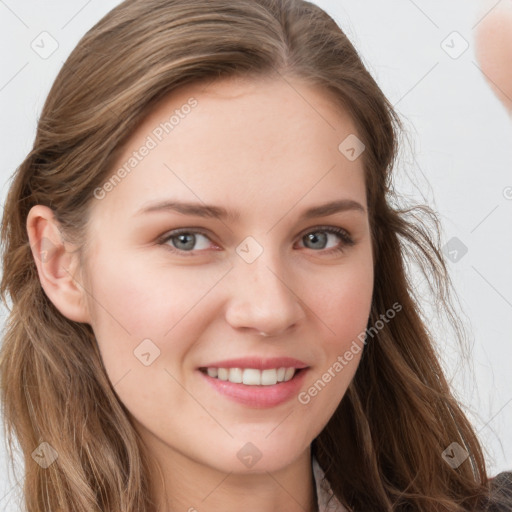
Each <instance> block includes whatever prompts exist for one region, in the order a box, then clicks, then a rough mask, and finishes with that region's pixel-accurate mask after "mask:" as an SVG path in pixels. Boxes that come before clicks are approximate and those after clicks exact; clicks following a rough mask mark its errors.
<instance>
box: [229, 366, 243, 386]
mask: <svg viewBox="0 0 512 512" xmlns="http://www.w3.org/2000/svg"><path fill="white" fill-rule="evenodd" d="M228 380H229V382H235V383H237V384H240V383H241V382H242V381H243V373H242V369H241V368H230V369H229V378H228Z"/></svg>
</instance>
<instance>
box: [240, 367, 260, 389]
mask: <svg viewBox="0 0 512 512" xmlns="http://www.w3.org/2000/svg"><path fill="white" fill-rule="evenodd" d="M242 382H243V383H244V384H247V385H248V386H259V385H260V384H261V372H260V371H259V370H255V369H253V368H246V369H245V370H244V376H243V379H242Z"/></svg>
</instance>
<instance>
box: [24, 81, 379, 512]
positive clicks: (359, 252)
mask: <svg viewBox="0 0 512 512" xmlns="http://www.w3.org/2000/svg"><path fill="white" fill-rule="evenodd" d="M191 97H193V98H195V99H196V100H197V105H196V106H195V107H194V108H193V109H192V110H191V112H190V113H189V114H188V115H187V116H185V117H183V119H180V122H179V124H177V125H176V126H175V127H174V129H173V130H172V132H170V133H169V134H168V135H166V137H164V138H163V139H162V141H161V142H160V143H159V144H158V145H157V147H155V148H153V149H152V150H151V151H150V152H149V154H148V155H147V156H146V157H145V158H143V159H142V160H141V161H140V162H139V163H138V164H137V166H136V167H135V168H134V169H133V170H132V171H131V172H130V174H128V175H127V176H126V177H125V178H124V179H123V180H122V181H121V183H119V184H117V185H116V186H115V187H114V188H113V189H112V190H111V191H110V192H108V193H107V194H105V197H104V198H103V199H93V202H92V210H91V216H90V222H89V225H88V236H87V238H88V243H89V247H88V251H87V253H86V254H85V262H86V263H85V266H84V267H80V266H79V262H78V253H76V252H73V250H74V247H73V246H71V245H69V244H64V243H63V242H62V241H61V238H60V236H59V230H58V224H57V223H56V221H55V219H54V217H53V215H52V212H51V210H49V209H48V208H46V207H44V206H41V205H38V206H35V207H34V208H32V210H31V212H30V215H29V217H28V219H27V230H28V233H29V237H30V241H31V246H32V247H33V248H34V251H37V250H38V248H40V242H41V239H42V238H44V237H45V238H48V239H50V240H51V243H52V244H53V247H54V249H53V254H52V257H51V258H46V259H45V261H41V259H40V258H35V260H36V262H37V266H38V272H39V276H40V279H41V283H42V286H43V288H44V290H45V292H46V294H47V295H48V296H49V298H50V299H51V300H52V302H53V303H54V304H55V305H56V307H57V308H58V309H59V310H60V311H61V312H62V313H63V314H64V315H66V316H67V317H68V318H70V319H72V320H75V321H79V322H87V323H89V324H90V325H91V326H92V327H93V329H94V333H95V335H96V338H97V342H98V345H99V348H100V351H101V355H102V358H103V361H104V364H105V367H106V370H107V373H108V377H109V379H110V380H111V382H112V383H113V384H114V385H115V388H114V389H115V391H116V393H117V394H118V396H119V399H120V400H121V401H122V402H123V403H124V405H125V406H126V408H127V409H128V411H129V413H130V415H131V416H132V419H133V422H134V425H135V427H136V429H137V431H138V432H139V433H140V435H141V436H142V438H143V440H144V442H145V443H146V444H147V446H148V449H149V450H150V452H151V456H152V460H154V461H155V462H157V463H158V464H159V466H160V467H161V470H162V474H161V475H160V474H159V473H158V472H157V471H156V469H155V474H154V482H155V483H154V485H155V495H156V497H157V500H158V502H159V503H160V505H161V508H160V510H164V511H171V510H173V511H174V510H184V511H186V510H189V511H191V510H198V511H201V510H208V511H221V510H222V511H223V512H229V511H234V510H265V511H278V510H287V511H290V512H293V511H304V510H315V509H316V505H315V495H314V486H313V479H312V472H311V454H310V443H311V442H312V440H313V439H314V438H315V437H316V436H317V435H318V434H319V433H320V431H321V430H322V429H323V427H324V426H325V424H326V423H327V421H328V420H329V418H330V417H331V415H332V413H333V412H334V410H335V408H336V407H337V405H338V404H339V402H340V400H341V398H342V397H343V395H344V394H345V392H346V390H347V387H348V385H349V383H350V381H351V380H352V378H353V376H354V374H355V371H356V369H357V365H358V363H359V360H360V357H361V354H362V351H359V352H358V353H357V354H355V355H354V356H353V359H352V360H351V361H349V362H347V363H348V364H346V365H345V366H344V367H343V370H342V371H339V372H338V373H336V376H335V377H334V378H332V379H331V381H330V382H329V383H328V384H327V385H326V387H325V389H323V390H322V391H320V392H319V393H318V394H317V395H316V396H314V397H313V398H312V399H311V401H310V402H309V403H307V404H303V403H300V402H299V400H298V399H297V396H294V397H293V398H292V399H290V400H289V401H287V402H285V403H283V404H280V405H277V406H275V407H270V408H254V407H250V406H246V405H241V404H239V403H236V402H233V401H232V400H230V399H228V398H226V397H225V396H223V395H221V394H219V393H218V392H217V391H215V390H213V389H212V388H211V387H210V386H209V385H208V384H207V383H206V382H205V379H204V377H203V376H202V375H201V374H200V373H199V371H198V367H200V366H208V363H210V362H213V361H218V360H222V359H227V358H233V357H248V356H258V357H264V358H267V357H280V356H290V357H295V358H298V359H300V360H302V361H304V362H305V363H306V364H307V365H308V366H309V369H308V373H307V375H306V380H305V382H304V384H303V386H302V387H301V391H304V390H307V389H308V388H309V387H310V386H311V385H312V384H313V383H314V382H315V381H317V380H318V379H319V378H320V377H321V376H322V374H324V372H326V371H328V369H329V368H332V366H333V364H334V363H335V361H336V360H337V357H338V356H339V355H343V354H344V353H345V352H346V351H347V350H348V349H349V348H350V346H351V345H352V344H353V342H354V340H357V336H358V335H359V334H360V333H361V332H364V331H365V329H366V325H367V321H368V316H369V312H370V306H371V297H372V290H373V258H372V249H371V237H370V227H369V219H368V214H367V203H366V192H365V184H364V173H363V162H362V158H357V159H356V160H354V161H350V160H349V159H347V158H346V157H345V156H344V155H343V154H342V153H341V152H340V151H339V150H338V145H339V144H340V143H341V142H342V141H343V140H344V139H345V138H346V137H347V136H348V135H350V134H357V132H356V130H355V128H354V125H353V122H352V120H351V119H350V117H349V116H348V115H347V114H345V113H344V112H343V111H341V110H340V109H339V108H336V107H335V106H334V104H333V102H332V101H331V99H330V97H329V96H328V95H327V93H326V92H324V91H323V90H321V89H318V88H315V87H312V86H309V85H306V84H304V83H302V82H300V81H298V80H297V79H292V78H287V79H286V80H283V79H282V78H278V79H275V78H267V79H251V80H241V79H230V80H223V81H218V82H214V83H212V84H209V85H207V86H206V85H204V84H202V85H200V84H195V85H193V86H190V85H189V86H186V87H183V88H181V89H179V90H176V91H174V92H173V93H172V94H171V95H170V96H169V97H167V98H164V100H163V101H161V102H160V103H159V104H158V105H157V106H156V108H155V109H154V110H153V112H152V113H151V114H150V115H149V116H148V117H147V118H146V119H145V120H144V122H143V123H141V125H139V126H138V128H137V130H136V131H135V132H134V133H133V134H132V136H131V138H130V139H129V141H128V143H127V144H126V145H125V147H124V148H123V151H122V152H121V153H120V154H119V158H118V161H117V164H116V166H115V167H114V169H113V170H112V171H113V172H115V170H116V169H117V168H118V167H120V166H122V165H123V164H124V163H125V162H126V161H127V160H128V159H129V158H130V156H132V154H133V152H134V151H136V150H138V149H139V148H140V147H141V146H142V145H143V144H144V142H145V141H146V140H147V137H148V135H151V134H152V132H153V130H154V129H155V128H156V127H158V126H159V124H160V123H161V122H163V121H165V120H168V119H169V117H170V115H172V113H173V111H175V110H176V109H179V108H180V107H181V106H182V105H184V104H185V103H187V101H188V100H189V99H190V98H191ZM167 199H179V200H182V201H193V202H204V203H207V204H214V205H222V206H224V207H226V208H229V209H233V210H236V211H238V212H239V214H240V216H239V219H238V220H236V221H235V220H232V219H225V220H223V221H220V220H218V219H214V218H200V217H196V216H191V215H183V214H179V213H174V212H170V211H167V212H153V213H148V214H142V215H137V211H138V210H139V209H140V208H141V207H143V206H145V205H147V204H148V203H150V202H153V201H157V200H167ZM338 199H352V200H354V201H357V202H358V203H360V204H361V205H362V206H363V208H364V211H357V210H348V211H345V212H341V213H336V214H333V215H330V216H324V217H317V218H313V219H308V220H299V216H300V214H301V213H302V212H303V211H304V210H306V209H307V208H309V207H311V206H317V205H320V204H324V203H326V202H329V201H331V200H338ZM318 226H333V227H340V228H343V229H345V230H346V231H347V232H348V233H349V234H350V236H351V237H352V239H353V241H354V244H353V245H347V244H346V243H345V242H344V241H343V240H342V239H341V238H339V236H338V235H336V234H329V233H326V232H325V231H322V230H320V229H315V228H318ZM178 228H190V230H189V231H193V232H194V233H196V245H195V246H194V250H193V255H192V256H190V254H188V253H186V252H185V251H183V250H182V251H183V252H182V253H181V254H177V253H173V252H171V251H170V250H169V248H170V247H172V248H174V249H175V250H176V251H178V250H179V248H182V247H183V244H181V245H180V244H179V240H177V239H176V237H175V238H174V239H173V240H174V243H177V244H178V245H177V248H176V246H174V245H173V244H172V241H171V240H168V241H167V242H166V243H159V237H162V236H163V235H168V234H169V232H170V231H171V230H176V229H178ZM192 228H195V230H197V229H201V231H203V232H204V234H205V235H206V236H204V235H202V234H197V231H195V230H194V229H192ZM319 232H320V235H321V236H322V234H325V236H326V237H327V239H326V240H325V241H323V240H320V241H317V242H316V243H312V242H311V241H309V242H308V239H307V238H306V237H305V235H306V234H308V233H317V234H318V233H319ZM248 236H251V237H253V238H254V239H255V240H256V241H257V243H258V244H259V245H260V246H261V248H262V249H263V252H262V253H261V254H260V255H259V257H257V258H256V259H255V260H254V261H253V262H252V263H250V264H249V263H248V262H247V261H245V260H244V259H243V258H242V257H241V256H240V255H239V254H238V253H237V252H236V249H237V247H238V246H239V245H240V244H241V242H242V241H243V240H244V239H245V238H246V237H248ZM305 238H306V239H305ZM322 243H323V245H322ZM185 246H186V244H185ZM337 247H341V248H342V251H340V252H334V250H335V248H337ZM251 250H252V249H251ZM184 252H185V253H184ZM189 252H190V251H189ZM260 331H264V332H266V333H268V334H270V335H271V336H269V337H262V336H261V335H259V334H258V333H259V332H260ZM148 338H149V339H151V340H152V342H153V343H154V344H155V345H156V346H157V347H158V348H159V350H160V355H159V357H157V358H156V359H155V360H154V361H153V362H152V363H151V364H150V365H149V366H145V365H144V364H142V363H141V362H140V360H139V359H137V358H136V357H134V350H135V349H136V348H137V347H138V346H139V345H140V343H141V341H142V340H144V339H148ZM357 344H358V345H359V346H362V344H361V342H360V341H357ZM331 371H332V370H331ZM247 442H251V443H252V444H253V445H255V446H256V447H257V449H258V450H259V452H261V459H260V460H259V461H258V462H257V463H256V464H255V465H254V466H253V467H251V468H248V467H246V466H245V465H244V464H242V463H241V461H240V460H239V458H238V457H237V453H238V452H239V450H240V449H241V448H242V447H243V446H244V445H245V444H246V443H247ZM164 485H165V489H166V491H164V487H163V486H164Z"/></svg>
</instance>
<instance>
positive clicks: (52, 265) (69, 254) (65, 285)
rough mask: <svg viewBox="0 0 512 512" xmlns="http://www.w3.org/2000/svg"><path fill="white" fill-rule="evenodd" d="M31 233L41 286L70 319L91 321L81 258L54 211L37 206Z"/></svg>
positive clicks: (30, 219)
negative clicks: (64, 234)
mask: <svg viewBox="0 0 512 512" xmlns="http://www.w3.org/2000/svg"><path fill="white" fill-rule="evenodd" d="M26 227H27V234H28V238H29V243H30V247H31V249H32V255H33V257H34V261H35V264H36V267H37V272H38V275H39V280H40V282H41V286H42V287H43V290H44V291H45V293H46V295H47V296H48V298H49V299H50V300H51V301H52V303H53V304H54V305H55V307H56V308H57V309H58V310H59V311H60V312H61V313H62V314H63V315H64V316H65V317H66V318H69V319H70V320H73V321H75V322H87V323H89V322H90V318H89V312H88V309H87V301H86V300H85V299H86V296H85V294H86V291H85V289H84V287H83V285H82V283H81V281H80V268H79V255H78V252H76V251H75V250H74V246H71V245H70V244H69V243H67V242H65V241H64V239H63V237H62V234H61V230H60V228H59V224H58V222H57V220H56V219H55V216H54V213H53V210H52V209H51V208H49V207H47V206H43V205H36V206H33V207H32V208H31V210H30V212H29V214H28V216H27V225H26Z"/></svg>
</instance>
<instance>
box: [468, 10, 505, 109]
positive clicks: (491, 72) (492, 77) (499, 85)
mask: <svg viewBox="0 0 512 512" xmlns="http://www.w3.org/2000/svg"><path fill="white" fill-rule="evenodd" d="M481 11H482V13H481V16H482V17H483V16H484V15H485V17H483V19H482V20H481V21H480V23H479V24H478V25H477V27H476V33H475V43H476V56H477V59H478V62H479V64H480V67H481V69H482V71H483V73H484V75H485V77H486V80H487V82H488V83H489V85H490V87H491V88H492V90H493V92H494V93H495V94H496V96H497V97H498V98H499V100H500V101H501V102H502V103H503V105H504V106H505V108H506V109H507V111H508V113H509V114H510V115H511V116H512V0H502V1H501V2H500V3H499V4H497V5H496V2H495V1H493V2H490V1H485V2H483V3H482V5H481ZM486 13H487V14H486Z"/></svg>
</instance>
